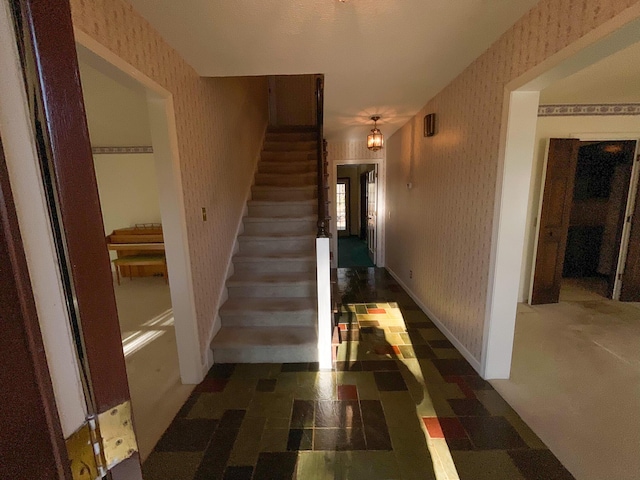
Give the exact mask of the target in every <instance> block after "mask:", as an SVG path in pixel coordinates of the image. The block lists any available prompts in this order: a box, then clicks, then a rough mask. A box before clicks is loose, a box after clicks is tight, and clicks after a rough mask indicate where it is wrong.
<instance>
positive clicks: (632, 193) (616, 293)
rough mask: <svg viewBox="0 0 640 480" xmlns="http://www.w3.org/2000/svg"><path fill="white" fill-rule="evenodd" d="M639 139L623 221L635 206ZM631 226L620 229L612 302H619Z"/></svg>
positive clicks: (639, 153) (638, 168) (638, 174)
mask: <svg viewBox="0 0 640 480" xmlns="http://www.w3.org/2000/svg"><path fill="white" fill-rule="evenodd" d="M639 156H640V139H638V140H636V150H635V152H634V156H633V168H632V170H631V180H630V184H629V193H628V195H627V208H626V209H625V213H624V216H625V219H626V218H627V217H629V216H630V215H633V213H634V211H635V206H636V198H637V195H638V190H639V189H640V185H639V182H640V161H638V160H637V159H638V157H639ZM633 220H634V221H636V222H640V219H638V218H636V219H633ZM631 225H632V223H628V222H626V221H625V222H624V226H623V227H622V241H621V242H620V250H619V252H618V265H617V267H616V277H615V279H616V280H615V283H614V286H613V300H620V292H621V290H622V280H621V279H620V277H621V276H622V275H623V274H624V269H625V266H626V264H627V254H628V253H629V241H630V239H631Z"/></svg>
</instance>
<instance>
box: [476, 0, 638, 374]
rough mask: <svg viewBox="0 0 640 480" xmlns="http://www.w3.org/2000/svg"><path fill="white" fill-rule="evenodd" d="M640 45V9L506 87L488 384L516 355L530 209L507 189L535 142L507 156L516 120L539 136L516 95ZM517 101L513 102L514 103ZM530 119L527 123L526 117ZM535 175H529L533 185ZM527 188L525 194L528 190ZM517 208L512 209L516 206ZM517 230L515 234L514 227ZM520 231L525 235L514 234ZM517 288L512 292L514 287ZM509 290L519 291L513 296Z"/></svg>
mask: <svg viewBox="0 0 640 480" xmlns="http://www.w3.org/2000/svg"><path fill="white" fill-rule="evenodd" d="M638 41H640V3H638V4H635V5H634V6H632V7H629V8H628V9H626V10H624V11H623V12H622V13H620V14H618V15H617V16H616V17H614V18H612V19H611V20H609V21H608V22H606V23H604V24H603V25H601V26H600V27H598V28H596V29H594V30H592V31H591V32H589V33H588V34H586V35H585V36H583V37H582V38H580V39H579V40H577V41H575V42H573V43H572V44H571V45H568V46H567V47H566V48H564V49H562V50H561V51H559V52H558V53H556V54H555V55H552V56H551V57H550V58H548V59H546V60H545V61H544V62H542V63H540V64H539V65H537V66H536V67H534V68H532V69H531V70H529V71H528V72H526V73H525V74H524V75H522V76H521V77H519V78H517V79H515V80H513V81H512V82H509V84H507V85H506V86H505V101H504V108H503V118H502V128H501V135H500V153H499V164H498V172H499V174H498V185H497V186H496V210H495V214H494V219H495V220H494V230H493V235H492V241H491V259H490V268H489V282H488V289H487V290H488V291H487V310H486V319H485V328H484V337H483V350H482V360H481V364H482V376H483V377H484V378H486V379H498V378H509V373H510V371H511V356H512V353H513V331H514V329H515V322H516V316H515V314H516V308H517V299H518V297H517V286H518V285H519V284H520V275H521V270H522V263H523V262H522V255H523V248H522V245H521V241H520V240H523V239H524V235H525V226H526V225H525V219H526V206H525V209H524V211H522V205H521V193H522V192H519V191H515V189H513V188H505V187H508V186H509V183H508V182H506V181H505V180H507V179H510V177H511V174H510V173H509V172H510V170H511V169H512V168H514V167H515V166H516V165H517V164H518V162H519V158H518V156H521V155H526V156H527V157H529V161H530V162H531V161H532V160H533V151H534V141H533V139H532V141H531V144H530V145H529V147H528V148H525V145H521V148H520V149H518V150H519V154H518V155H515V152H513V153H509V148H508V147H509V143H510V142H511V139H512V136H518V135H520V133H519V132H518V131H517V129H514V128H512V126H513V124H514V123H519V122H515V120H516V119H517V118H520V119H521V121H522V123H524V124H533V125H534V126H533V127H532V128H531V127H529V128H531V130H532V131H531V132H529V133H530V134H531V135H532V137H533V135H534V133H535V122H536V121H537V116H538V115H537V108H536V109H535V111H533V112H532V111H530V110H531V105H529V102H526V101H523V102H520V101H518V99H519V95H516V96H515V97H513V98H512V94H514V93H522V94H527V93H532V94H533V93H535V94H539V92H540V90H542V89H544V88H546V87H547V86H549V85H550V84H551V83H553V82H554V81H557V80H559V79H561V78H564V77H567V76H569V75H571V74H572V73H575V72H577V71H579V70H581V69H583V68H585V67H587V66H589V65H592V64H593V63H595V62H597V61H599V60H601V59H603V58H605V57H607V56H609V55H611V54H612V53H614V52H617V51H619V50H620V49H622V48H625V47H627V46H629V45H631V44H633V43H636V42H638ZM510 100H515V101H510ZM527 116H529V117H530V118H529V119H527V118H526V117H527ZM531 175H532V172H531V170H530V171H529V173H528V175H526V180H527V181H528V182H529V183H530V180H531ZM529 188H530V187H529V185H527V186H526V187H525V190H526V191H528V190H529ZM512 202H513V204H512ZM510 222H514V231H513V232H512V235H513V238H514V239H516V243H515V244H510V243H508V242H506V241H505V240H507V237H509V236H508V235H503V232H502V228H503V225H506V224H509V223H510ZM516 225H517V228H516V227H515V226H516ZM516 229H521V231H520V232H516V231H515V230H516ZM514 249H518V250H519V254H520V258H518V259H517V260H514V261H513V263H512V264H511V265H508V264H507V263H506V262H505V261H504V259H506V258H509V257H510V253H509V250H514ZM510 283H511V284H513V285H516V287H513V286H512V285H510ZM511 290H516V294H515V296H513V298H512V296H511Z"/></svg>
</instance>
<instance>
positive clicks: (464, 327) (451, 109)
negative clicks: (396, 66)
mask: <svg viewBox="0 0 640 480" xmlns="http://www.w3.org/2000/svg"><path fill="white" fill-rule="evenodd" d="M635 3H636V0H541V1H540V3H539V4H538V5H537V6H536V7H535V8H533V9H532V10H531V11H530V12H529V13H527V14H526V15H525V16H523V17H522V18H521V19H520V20H518V22H516V23H515V25H514V26H513V27H512V28H511V29H509V30H508V31H507V32H506V33H505V34H504V35H502V36H501V37H500V38H499V39H498V40H497V41H496V42H495V43H494V44H493V45H492V46H491V47H490V48H489V49H488V50H487V51H486V52H485V53H484V54H483V55H481V56H480V57H478V58H477V59H476V60H475V61H474V62H473V63H472V64H471V65H470V66H469V67H467V68H466V69H465V71H464V72H462V73H461V74H460V75H459V76H458V77H457V78H456V79H455V80H454V81H453V82H451V83H450V84H449V85H448V86H447V87H445V89H444V90H442V91H441V92H440V93H439V94H438V95H436V96H435V97H434V98H433V99H432V100H430V101H429V102H428V103H427V104H426V105H425V106H424V108H422V109H421V111H420V112H418V114H417V115H416V116H415V117H414V118H413V119H412V120H410V121H409V122H408V123H407V124H405V125H404V126H403V127H402V128H401V129H400V130H399V131H398V132H396V133H395V134H394V135H393V136H392V137H391V138H390V139H389V141H388V144H387V172H388V173H387V174H388V177H387V179H388V183H387V211H388V218H387V221H388V223H387V232H388V235H387V250H386V255H387V265H388V266H389V267H390V268H391V270H393V271H394V272H395V273H396V274H397V275H398V276H399V277H400V279H401V280H402V281H403V282H405V283H406V285H407V286H409V288H411V290H412V291H413V292H414V293H415V294H416V296H417V297H418V298H419V299H420V300H421V301H422V302H423V303H424V304H425V305H426V306H427V307H428V308H429V309H430V310H431V311H432V312H433V314H434V315H436V316H437V317H438V319H439V320H440V321H441V322H442V323H443V324H444V326H445V327H446V328H447V329H449V330H450V331H451V333H452V334H453V335H454V336H455V337H456V338H457V339H458V340H459V341H460V343H461V344H462V345H463V346H464V347H466V348H467V349H468V351H469V352H470V354H471V355H472V356H473V357H475V359H477V360H478V361H480V357H481V353H482V341H483V328H484V322H485V307H486V301H487V289H488V277H489V267H490V265H489V261H490V253H491V235H492V227H493V225H492V222H493V220H494V218H493V213H494V202H495V188H496V179H497V174H498V171H497V169H498V156H499V147H500V128H501V116H502V106H503V92H504V87H505V85H506V84H507V83H508V82H509V81H511V80H513V79H515V78H517V77H519V76H520V75H522V74H524V73H525V72H527V71H529V70H530V69H532V68H533V67H535V66H537V65H539V64H540V63H541V62H542V61H544V60H545V59H547V58H549V57H550V56H551V55H553V54H554V53H556V52H558V51H559V50H561V49H563V48H564V47H566V46H568V45H570V44H571V43H573V42H575V41H577V40H578V39H580V38H581V37H583V36H584V35H585V34H587V33H588V32H590V31H591V30H593V29H595V28H596V27H598V26H599V25H601V24H603V23H604V22H605V21H607V20H609V19H611V18H613V17H614V16H616V15H617V14H619V13H620V12H622V11H623V10H624V9H625V8H627V7H630V6H632V5H634V4H635ZM431 112H436V114H437V116H438V120H437V123H438V126H437V129H438V133H437V134H436V136H435V137H430V138H424V137H423V136H422V127H423V126H422V123H423V117H424V115H425V114H427V113H431ZM409 181H411V182H412V183H413V188H412V189H410V190H409V189H407V187H406V183H407V182H409ZM410 269H411V270H413V278H412V279H409V270H410Z"/></svg>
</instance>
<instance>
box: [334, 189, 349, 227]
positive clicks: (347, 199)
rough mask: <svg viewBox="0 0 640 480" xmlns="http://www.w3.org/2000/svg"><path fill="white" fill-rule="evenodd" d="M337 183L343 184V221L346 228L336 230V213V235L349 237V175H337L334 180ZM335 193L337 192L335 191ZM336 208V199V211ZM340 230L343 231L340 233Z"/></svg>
mask: <svg viewBox="0 0 640 480" xmlns="http://www.w3.org/2000/svg"><path fill="white" fill-rule="evenodd" d="M339 183H343V184H344V185H345V201H344V207H345V214H344V218H345V222H346V228H345V229H344V230H338V227H337V222H338V216H337V215H336V232H338V236H342V237H349V236H351V179H350V178H349V177H339V178H338V179H337V180H336V185H337V184H339ZM336 193H337V192H336ZM337 209H338V201H337V200H336V213H337ZM340 232H343V233H342V234H341V233H340Z"/></svg>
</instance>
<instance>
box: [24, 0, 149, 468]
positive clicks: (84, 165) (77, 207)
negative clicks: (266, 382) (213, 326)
mask: <svg viewBox="0 0 640 480" xmlns="http://www.w3.org/2000/svg"><path fill="white" fill-rule="evenodd" d="M11 3H12V8H13V12H14V21H15V25H16V32H17V37H18V38H17V43H18V49H19V51H20V55H21V60H22V67H23V71H24V80H25V88H26V91H27V98H28V100H29V102H30V105H29V107H30V110H31V115H32V121H33V128H34V132H35V134H36V143H37V149H38V156H39V158H40V166H41V170H42V175H43V178H44V184H45V185H44V187H45V191H46V192H47V196H48V204H49V212H50V217H51V224H52V229H53V232H54V237H55V238H56V244H57V250H58V260H59V264H60V268H61V271H62V277H63V278H62V280H63V284H64V285H65V294H66V296H67V309H68V311H69V315H70V318H71V319H72V329H73V330H74V334H75V337H76V346H77V350H78V356H79V360H80V363H81V365H82V367H83V374H84V380H85V387H86V390H87V391H86V396H87V401H88V403H89V405H88V409H89V413H90V414H91V413H95V414H99V413H102V412H105V411H108V410H110V409H111V408H113V407H116V406H118V405H120V404H122V403H124V402H126V401H128V400H129V398H130V395H129V387H128V384H127V376H126V370H125V361H124V355H123V352H122V343H121V337H120V327H119V324H118V316H117V310H116V302H115V296H114V292H113V285H112V277H111V267H110V264H109V256H108V252H107V248H106V243H105V237H104V231H103V224H102V214H101V211H100V202H99V198H98V189H97V185H96V178H95V172H94V169H93V158H92V154H91V144H90V141H89V133H88V128H87V124H86V118H85V112H84V103H83V98H82V90H81V87H80V76H79V73H78V62H77V56H76V48H75V39H74V35H73V26H72V21H71V9H70V5H69V2H68V0H12V2H11ZM110 473H111V477H112V478H113V479H114V480H125V479H126V480H135V479H141V478H142V473H141V470H140V462H139V457H138V454H137V453H134V454H133V456H132V457H130V458H129V459H127V460H125V461H123V462H122V463H120V464H118V465H117V466H115V467H114V468H113V469H112V470H110ZM34 478H35V477H34Z"/></svg>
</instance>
